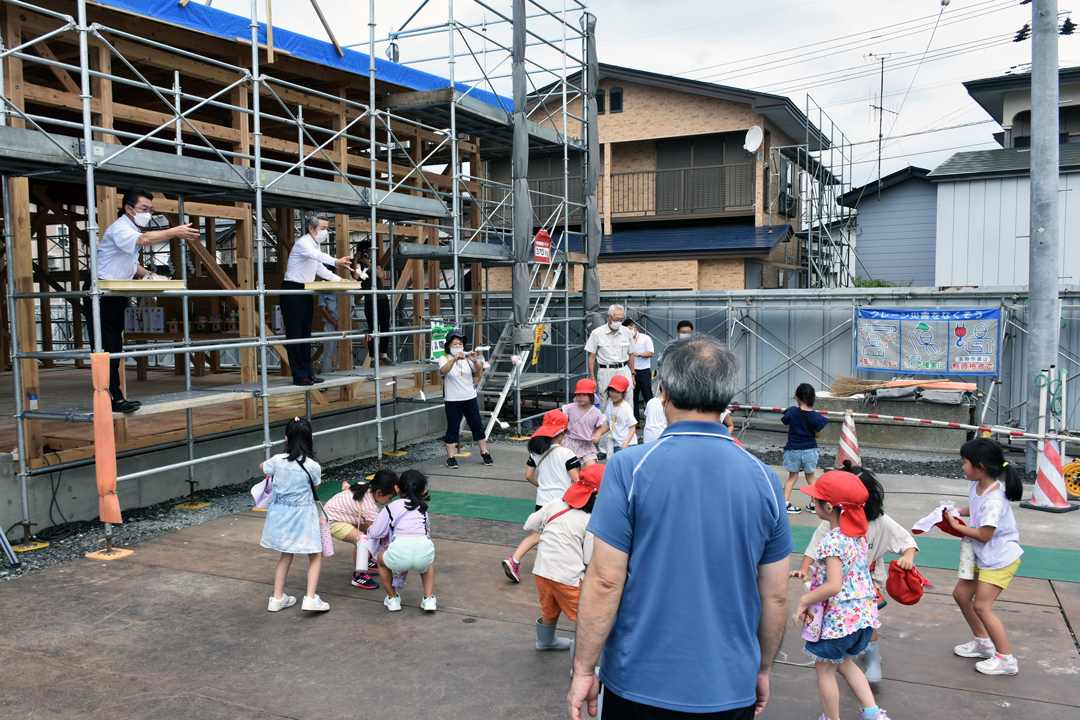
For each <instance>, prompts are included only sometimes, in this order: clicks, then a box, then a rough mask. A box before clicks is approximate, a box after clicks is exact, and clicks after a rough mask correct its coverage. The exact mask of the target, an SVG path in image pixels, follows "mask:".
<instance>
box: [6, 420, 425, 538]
mask: <svg viewBox="0 0 1080 720" xmlns="http://www.w3.org/2000/svg"><path fill="white" fill-rule="evenodd" d="M422 407H431V408H432V410H431V411H430V412H426V413H419V414H416V415H410V416H409V417H405V418H402V419H400V420H399V421H398V443H399V444H400V445H405V444H409V443H413V442H418V441H422V440H429V439H431V438H433V437H436V436H441V435H442V434H443V433H444V432H445V430H446V418H445V416H444V415H443V413H442V410H441V408H442V404H441V403H401V404H400V405H399V408H400V410H401V412H410V411H413V410H419V409H420V408H422ZM392 412H393V404H392V403H387V404H385V405H384V406H383V413H384V417H385V416H386V415H387V414H390V413H392ZM374 419H375V406H374V404H372V405H369V406H365V407H361V408H358V409H356V410H355V411H353V412H349V413H344V414H341V415H334V416H331V417H325V416H319V415H315V416H313V417H312V428H313V429H314V431H315V432H316V433H319V432H322V431H326V430H331V429H333V428H339V427H343V426H345V425H352V424H355V423H358V422H363V421H366V420H374ZM271 433H272V435H271V441H276V440H280V439H281V438H282V437H283V436H284V430H283V429H281V428H272V429H271ZM382 434H383V448H384V449H391V448H392V447H393V441H394V424H393V421H387V422H384V424H383V430H382ZM376 437H377V431H376V427H375V426H374V425H369V426H365V427H360V428H353V429H351V430H343V431H341V432H337V433H333V434H330V435H324V436H321V437H316V439H315V448H316V451H317V452H318V454H319V459H320V460H322V461H323V462H324V463H326V462H329V461H332V460H340V459H342V458H349V457H362V456H368V455H374V454H375V453H376V448H377V443H376ZM262 441H263V437H262V427H261V426H255V427H253V428H252V429H251V430H247V431H244V432H241V433H238V434H236V435H231V436H229V437H224V438H219V439H215V440H207V441H205V442H200V443H196V445H195V457H196V458H198V457H206V456H209V455H216V454H218V453H223V452H228V451H230V450H234V449H238V448H242V447H251V448H252V450H251V452H248V453H243V454H239V455H233V456H231V457H227V458H223V459H221V460H215V461H212V462H208V463H205V464H200V465H196V466H195V480H197V481H198V482H199V485H198V486H197V488H196V489H198V490H204V489H207V488H214V487H219V486H222V485H232V484H234V483H237V482H241V481H243V480H247V479H249V478H253V477H256V476H257V475H258V474H259V463H260V462H262V461H263V459H264V453H263V449H262V447H261V444H262ZM282 448H283V446H281V445H278V446H276V447H275V448H274V449H273V451H272V452H281V450H282ZM185 460H187V446H186V445H184V446H180V447H173V448H167V449H159V450H153V449H149V450H148V452H146V453H144V454H141V455H138V456H135V457H130V458H120V459H118V460H117V474H118V475H120V476H122V475H125V474H129V473H134V472H139V471H142V470H147V469H151V468H154V467H164V466H166V465H172V464H174V463H178V462H183V461H185ZM53 478H54V480H53V482H50V476H49V475H38V476H35V477H31V478H29V480H28V483H27V485H28V495H29V504H30V522H34V523H37V524H38V527H37V529H40V528H45V527H49V526H50V525H52V524H53V523H52V521H50V520H49V504H50V502H51V499H52V485H53V483H55V482H58V483H59V487H58V489H57V502H58V503H59V505H60V508H61V509H62V510H63V512H64V515H65V516H66V517H67V519H68V520H93V519H95V518H97V516H98V494H97V483H96V480H95V477H94V465H93V464H90V465H86V466H83V467H79V468H75V469H71V470H65V471H63V472H60V473H57V474H55V475H54V476H53ZM187 479H188V471H187V468H178V469H176V470H169V471H165V472H162V473H157V474H153V475H146V476H143V477H140V478H135V479H134V480H131V481H127V482H121V483H119V485H118V486H117V492H118V494H119V496H120V507H121V509H126V508H140V507H147V506H149V505H154V504H156V503H160V502H164V501H166V500H169V499H172V498H176V497H180V496H182V495H185V494H187V493H188V490H189V488H188V484H187ZM20 498H21V495H20V489H19V479H18V463H16V462H15V461H14V460H13V458H12V456H11V454H10V453H3V454H0V526H2V527H3V528H4V529H5V530H6V529H7V528H9V527H11V526H12V525H13V524H14V523H17V522H20V521H21V520H22V506H21V499H20ZM13 536H16V535H15V534H14V533H13ZM17 537H21V536H17Z"/></svg>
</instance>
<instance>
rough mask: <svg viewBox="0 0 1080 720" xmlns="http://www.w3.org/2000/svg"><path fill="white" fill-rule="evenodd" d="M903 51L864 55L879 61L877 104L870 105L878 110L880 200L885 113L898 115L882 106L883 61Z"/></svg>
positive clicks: (878, 184) (879, 197) (879, 194)
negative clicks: (879, 73) (879, 76)
mask: <svg viewBox="0 0 1080 720" xmlns="http://www.w3.org/2000/svg"><path fill="white" fill-rule="evenodd" d="M906 54H907V53H904V52H891V53H867V54H866V55H865V57H868V58H870V59H872V60H879V61H881V89H880V91H879V94H878V104H877V105H875V104H873V103H871V104H870V107H871V108H873V109H874V110H877V111H878V135H877V199H878V202H881V142H882V140H883V139H884V138H885V113H887V112H891V113H893V114H894V115H899V113H898V112H895V111H893V110H886V109H885V108H884V107H883V106H884V104H885V61H886V60H888V59H889V58H891V57H892V56H893V55H906Z"/></svg>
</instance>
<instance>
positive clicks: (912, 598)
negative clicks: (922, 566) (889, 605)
mask: <svg viewBox="0 0 1080 720" xmlns="http://www.w3.org/2000/svg"><path fill="white" fill-rule="evenodd" d="M924 587H928V588H931V589H933V587H934V586H933V585H931V584H930V582H929V581H928V580H926V579H925V578H924V577H923V576H922V575H920V574H919V571H918V570H916V569H915V568H911V569H910V570H905V569H904V568H902V567H900V565H899V564H898V563H897V562H896V561H895V560H893V561H892V562H891V563H889V577H888V579H886V580H885V590H886V591H888V593H889V596H890V597H891V598H892V599H893V600H895V601H896V602H898V603H900V604H901V605H914V604H915V603H917V602H919V600H921V599H922V596H923V588H924Z"/></svg>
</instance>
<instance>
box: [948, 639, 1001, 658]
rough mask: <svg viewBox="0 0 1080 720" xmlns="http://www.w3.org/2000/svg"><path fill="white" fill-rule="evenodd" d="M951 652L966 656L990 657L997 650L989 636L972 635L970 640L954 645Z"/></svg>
mask: <svg viewBox="0 0 1080 720" xmlns="http://www.w3.org/2000/svg"><path fill="white" fill-rule="evenodd" d="M953 652H954V653H956V654H957V655H959V656H960V657H966V658H992V657H994V653H995V652H997V650H995V649H994V643H993V641H992V640H990V639H989V638H977V637H974V636H973V637H972V638H971V640H970V641H968V642H966V643H964V644H963V645H957V646H956V647H954V648H953Z"/></svg>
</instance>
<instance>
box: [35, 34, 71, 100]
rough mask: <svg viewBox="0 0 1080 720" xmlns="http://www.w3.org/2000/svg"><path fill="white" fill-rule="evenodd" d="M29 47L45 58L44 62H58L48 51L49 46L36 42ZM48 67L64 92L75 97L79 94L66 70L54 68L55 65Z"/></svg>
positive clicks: (50, 51)
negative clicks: (73, 94)
mask: <svg viewBox="0 0 1080 720" xmlns="http://www.w3.org/2000/svg"><path fill="white" fill-rule="evenodd" d="M30 47H31V48H33V49H34V52H36V53H37V54H38V55H40V56H41V57H43V58H45V59H46V60H52V61H53V62H60V61H59V60H57V59H56V55H54V54H53V51H52V50H50V49H49V46H48V45H46V44H45V43H44V42H36V43H34V44H33V45H31V46H30ZM48 67H49V70H51V71H52V74H53V76H54V77H56V79H57V80H59V81H60V84H61V85H63V86H64V89H65V90H67V91H68V92H69V93H75V94H76V95H80V94H81V91H80V90H79V86H78V85H76V84H75V81H74V80H72V79H71V75H70V74H69V73H68V71H67V70H65V69H64V68H59V67H56V66H55V65H49V66H48Z"/></svg>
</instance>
